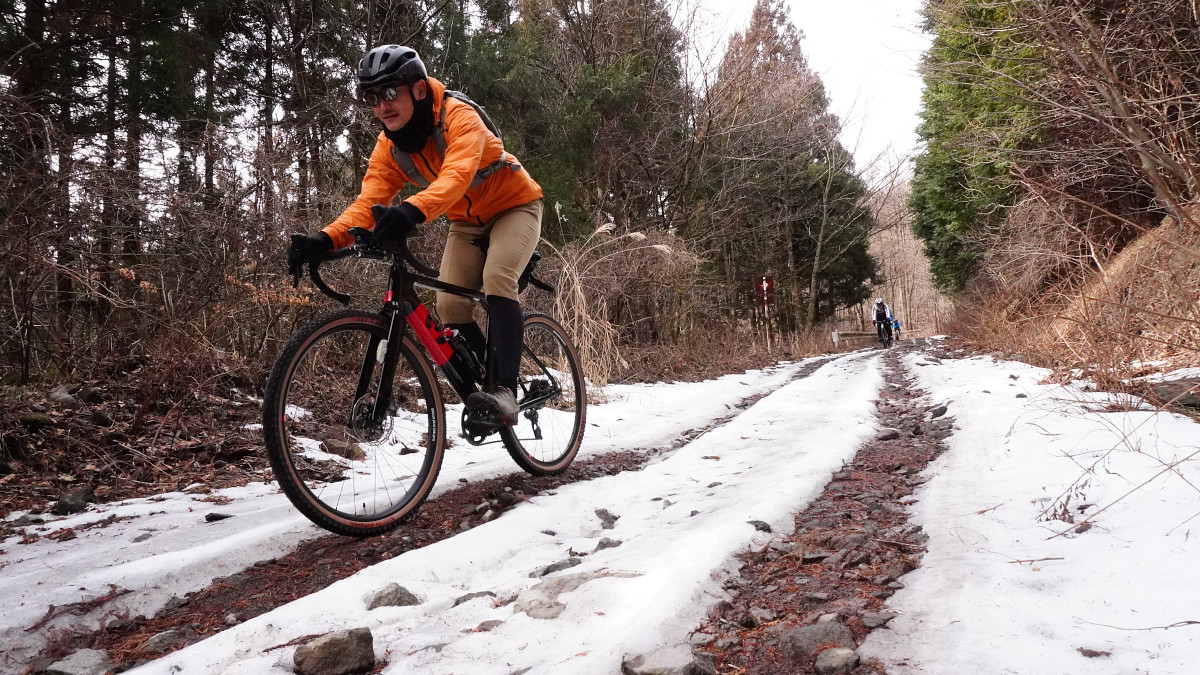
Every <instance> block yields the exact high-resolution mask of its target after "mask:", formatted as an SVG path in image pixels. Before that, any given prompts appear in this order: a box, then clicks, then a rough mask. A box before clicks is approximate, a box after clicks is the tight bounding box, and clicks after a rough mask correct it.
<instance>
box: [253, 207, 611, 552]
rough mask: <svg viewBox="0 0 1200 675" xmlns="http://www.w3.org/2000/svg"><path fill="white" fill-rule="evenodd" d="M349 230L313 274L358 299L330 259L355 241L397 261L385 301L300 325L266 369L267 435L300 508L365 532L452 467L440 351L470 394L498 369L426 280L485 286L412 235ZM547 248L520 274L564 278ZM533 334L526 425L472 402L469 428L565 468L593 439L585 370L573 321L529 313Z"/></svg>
mask: <svg viewBox="0 0 1200 675" xmlns="http://www.w3.org/2000/svg"><path fill="white" fill-rule="evenodd" d="M350 232H351V234H353V235H354V236H355V242H356V243H355V244H354V245H352V246H350V247H348V248H345V249H340V250H337V251H331V252H330V253H329V254H328V255H327V256H325V258H324V260H321V261H317V262H311V263H309V276H310V277H311V278H312V281H313V283H314V284H315V285H316V286H317V288H319V289H320V290H321V292H322V293H324V294H326V295H328V296H329V297H331V298H334V299H335V300H338V301H339V302H341V303H343V304H349V301H350V296H348V295H345V294H343V293H339V292H337V291H335V290H333V289H332V288H330V287H329V286H327V285H326V284H325V282H324V281H323V280H322V279H321V275H320V271H319V268H320V265H321V264H322V262H325V261H328V260H335V259H339V258H345V257H347V256H351V255H353V256H356V257H358V258H362V259H368V260H382V261H385V262H388V263H390V265H391V269H390V272H389V276H388V288H387V292H386V293H384V295H383V307H382V308H381V309H380V310H379V311H378V312H365V311H361V310H356V309H342V310H336V311H332V312H329V313H327V314H324V315H322V316H319V317H318V318H316V319H315V320H313V321H312V322H311V323H309V324H308V325H307V326H304V327H303V328H301V329H300V330H299V331H297V332H296V334H295V335H293V336H292V338H291V339H290V340H289V341H288V343H287V344H286V345H285V346H284V348H283V350H282V351H281V352H280V354H279V357H278V359H277V360H276V361H275V366H274V368H273V369H272V370H271V375H270V377H269V378H268V380H267V386H266V395H265V397H264V402H263V436H264V439H265V441H266V446H267V454H268V456H269V457H270V460H271V468H272V469H273V470H274V472H275V480H276V481H278V483H279V486H280V487H281V488H283V491H284V493H285V494H287V496H288V499H290V500H291V502H292V504H293V505H295V507H296V508H297V509H298V510H299V511H300V512H301V513H303V514H304V515H305V516H307V517H308V518H309V519H310V520H312V521H313V522H314V523H316V524H317V525H319V526H321V527H323V528H325V529H327V530H329V531H331V532H335V533H337V534H344V535H349V536H355V537H365V536H371V535H376V534H380V533H382V532H386V531H388V530H391V529H392V528H395V527H397V526H398V525H400V524H401V523H403V522H404V521H405V519H407V518H409V517H410V516H412V515H413V514H414V513H415V512H416V511H417V508H418V507H419V506H420V505H421V503H422V502H424V501H425V499H426V497H428V496H429V493H430V491H431V490H432V489H433V485H434V482H435V480H436V479H437V475H438V472H439V471H440V470H441V466H442V457H443V455H444V453H445V450H446V407H445V400H444V398H443V393H442V388H441V387H440V386H439V384H438V380H437V376H436V375H435V372H434V369H433V365H432V364H436V365H437V366H438V367H440V368H441V370H442V374H443V375H444V376H445V378H446V382H447V383H448V384H449V385H450V388H451V389H453V390H454V391H455V392H456V393H457V394H458V397H459V398H460V399H461V400H463V401H466V400H467V399H468V397H469V396H470V395H471V394H472V393H474V392H476V391H479V390H480V388H481V387H482V386H484V385H486V384H489V383H491V381H492V379H493V378H494V375H493V373H492V364H491V363H485V361H487V359H484V358H482V357H481V356H480V355H477V354H475V353H474V352H473V351H472V349H471V348H470V346H469V345H468V344H467V341H466V339H465V338H464V337H463V336H461V335H459V334H458V333H457V331H453V330H443V329H442V327H441V326H439V325H438V323H437V322H436V321H435V320H434V318H433V317H432V316H431V315H430V314H429V311H428V310H427V309H426V307H425V305H424V304H422V303H421V301H420V300H419V299H418V298H417V296H416V293H415V290H414V288H415V287H418V286H419V287H422V288H428V289H433V290H437V291H441V292H443V293H452V294H454V295H459V296H462V297H466V298H470V299H472V300H473V301H475V302H477V303H480V304H481V305H483V306H484V307H485V308H486V305H487V301H486V298H485V297H484V295H483V294H482V293H480V292H476V291H473V290H470V289H467V288H464V287H461V286H455V285H453V284H449V283H445V282H443V281H439V280H438V279H437V270H436V269H433V268H431V267H428V266H426V265H424V264H423V263H421V262H420V261H419V260H417V259H416V257H415V256H414V255H413V253H412V252H411V251H410V250H409V249H408V245H407V241H406V239H404V238H402V239H401V241H400V242H398V243H394V244H389V245H388V246H386V247H382V246H378V245H376V244H374V243H373V242H371V240H370V233H369V232H367V231H366V230H361V229H358V228H354V229H352V230H350ZM298 236H299V235H298ZM410 236H411V235H410ZM538 257H539V256H537V255H536V253H535V256H534V260H532V261H530V264H529V266H528V267H527V268H526V270H525V273H524V274H523V275H522V277H521V284H520V285H521V288H522V289H524V288H525V285H526V284H527V283H532V284H534V285H536V286H538V287H540V288H544V289H548V290H552V289H551V287H550V286H548V285H546V284H544V283H543V282H541V281H539V280H537V279H535V278H533V276H532V272H533V267H534V265H535V264H536V262H537V258H538ZM405 263H407V264H408V265H409V266H411V267H412V268H413V269H414V270H416V272H417V273H414V272H412V271H410V270H409V269H408V267H407V266H406V265H405ZM295 281H296V282H298V281H299V273H297V276H296V279H295ZM524 341H525V346H524V351H523V354H522V357H521V370H520V377H519V385H518V391H517V399H518V404H519V412H518V420H517V423H516V426H510V425H509V424H507V423H505V421H504V420H503V419H499V418H497V417H496V416H495V415H494V414H493V413H492V412H490V411H485V410H476V409H472V408H470V407H464V410H463V413H462V429H463V435H464V437H465V438H466V440H467V442H469V443H471V444H472V445H481V444H483V443H485V442H489V441H488V439H489V438H491V439H492V441H491V442H495V441H496V439H495V438H493V437H494V436H498V439H499V441H501V442H503V444H504V447H505V448H507V449H508V453H509V455H510V456H511V457H512V458H513V460H514V461H515V462H516V463H517V465H518V466H520V467H521V468H522V469H524V470H525V471H527V472H529V473H531V474H534V475H540V476H544V475H552V474H556V473H561V472H562V471H565V470H566V469H567V467H568V466H569V465H570V464H571V462H572V460H574V459H575V455H576V454H577V453H578V452H579V446H580V443H581V442H582V440H583V431H584V423H585V420H586V415H587V393H586V390H585V384H584V376H583V370H582V369H581V368H580V366H579V357H578V356H577V355H576V351H575V347H574V345H573V344H572V343H571V339H570V338H569V337H568V336H567V333H566V331H565V330H563V327H562V326H561V325H559V324H558V322H557V321H555V320H554V319H552V318H550V317H549V316H547V315H545V314H538V313H527V314H526V315H525V329H524ZM418 345H419V346H418ZM422 349H423V351H424V354H422V353H421V352H422ZM489 351H490V350H489ZM485 353H488V352H485ZM431 362H432V364H431Z"/></svg>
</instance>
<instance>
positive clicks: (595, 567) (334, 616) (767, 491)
mask: <svg viewBox="0 0 1200 675" xmlns="http://www.w3.org/2000/svg"><path fill="white" fill-rule="evenodd" d="M881 383H882V379H881V377H880V375H879V366H878V359H876V358H874V357H873V356H872V355H870V354H865V355H864V354H856V355H850V356H844V357H840V358H837V359H835V360H833V361H831V362H829V363H826V364H825V365H823V366H821V367H820V368H819V369H817V370H816V372H815V373H813V374H812V376H809V377H806V378H803V379H800V380H797V381H793V382H790V383H788V384H787V385H785V386H783V387H780V388H779V390H777V391H775V392H772V393H770V394H769V395H767V396H766V397H765V398H763V399H761V400H759V401H758V402H756V403H755V404H754V405H752V406H750V407H749V408H748V409H747V410H745V411H744V412H741V413H740V414H738V415H736V416H735V417H734V418H733V419H731V420H730V421H729V422H726V423H725V424H723V425H721V426H718V427H714V428H713V429H711V430H709V431H708V432H707V433H702V434H699V435H698V436H697V438H695V440H692V441H691V442H688V443H686V444H684V445H681V446H680V447H679V448H677V449H676V450H674V451H672V452H669V453H664V454H663V456H661V457H658V458H656V460H657V461H654V462H651V463H649V464H647V465H646V466H645V468H643V469H642V470H641V471H631V472H624V473H621V474H619V475H614V476H606V477H602V478H597V479H594V480H589V481H583V482H577V483H572V484H563V485H560V486H559V487H557V488H554V489H552V490H550V491H547V492H545V493H544V494H541V495H538V496H536V497H534V498H533V499H532V500H531V501H530V502H529V503H527V504H523V505H522V506H521V508H518V509H514V510H512V512H511V513H509V514H506V515H505V516H504V517H503V518H500V519H499V520H497V521H494V522H491V523H487V524H486V525H485V526H482V527H476V528H473V529H470V530H469V531H467V532H463V533H461V534H459V535H457V536H452V537H449V538H447V539H444V540H442V541H440V542H437V543H436V544H434V545H430V546H426V547H424V548H420V549H417V550H413V551H409V552H407V553H405V555H403V556H400V557H398V558H395V559H392V560H388V561H385V562H382V563H380V564H377V565H374V566H372V567H370V568H367V569H365V570H363V571H361V572H360V573H358V574H356V575H354V576H352V577H350V578H347V579H345V580H343V581H341V582H339V583H337V584H335V585H334V586H331V587H330V588H328V589H326V590H324V591H321V592H319V593H315V594H313V595H309V596H307V597H305V598H302V599H300V600H298V601H296V602H293V603H290V604H288V605H287V606H286V607H283V608H280V609H279V610H277V611H273V612H270V613H268V614H265V615H262V616H259V617H258V618H256V619H253V620H251V621H248V622H246V623H245V624H243V625H241V626H238V627H236V628H233V629H230V630H228V631H225V632H224V633H221V634H218V635H216V636H214V637H212V638H210V639H208V640H206V641H205V642H204V643H203V646H200V645H197V646H195V647H192V648H189V649H185V650H182V651H179V652H176V653H175V654H172V655H170V656H167V657H165V658H163V659H160V660H159V661H156V662H155V663H153V664H150V665H149V666H147V668H146V670H145V672H147V673H157V672H163V673H167V672H183V673H188V672H227V673H239V672H244V673H251V672H254V673H262V672H288V671H290V668H291V662H290V658H291V653H292V649H291V648H287V649H279V650H274V651H270V652H266V651H265V650H267V649H269V648H271V647H274V646H277V645H281V644H284V643H287V642H289V641H291V640H293V639H295V638H296V637H298V636H304V635H311V634H314V633H321V632H326V631H329V630H337V629H342V628H351V627H355V626H361V625H366V626H369V627H371V628H372V631H373V633H374V634H375V640H376V642H375V644H376V652H377V654H379V655H383V654H390V655H391V656H390V657H388V658H389V660H390V662H391V663H390V665H389V666H388V667H387V672H395V673H405V672H422V673H424V672H471V673H480V674H481V675H482V674H485V673H497V674H498V675H500V674H505V675H506V674H508V673H512V672H518V671H521V670H522V669H523V668H529V669H531V670H529V671H528V672H546V673H550V672H553V673H556V674H557V673H573V672H577V673H595V672H616V671H617V670H619V668H620V663H621V658H622V657H623V656H624V655H625V654H627V653H639V652H642V651H649V650H650V649H651V648H653V647H654V646H656V645H657V644H659V643H660V642H662V641H664V640H665V641H668V642H675V643H678V642H681V641H683V640H685V639H686V636H687V633H688V632H689V631H690V630H691V628H692V627H693V626H694V625H695V624H696V623H697V621H698V620H699V619H700V618H701V617H702V616H703V614H704V611H705V609H706V607H707V604H708V602H709V601H707V600H705V598H708V597H710V594H714V593H718V592H720V579H721V577H722V576H723V575H724V574H727V573H728V572H729V571H730V570H731V569H732V566H733V565H732V563H731V560H732V556H733V555H734V554H735V553H736V552H738V551H740V550H742V549H744V548H745V547H746V546H747V545H749V544H750V543H751V542H754V541H756V540H758V539H760V538H761V535H760V534H758V533H757V532H756V530H755V526H753V525H750V524H748V521H750V520H758V521H764V522H766V523H768V524H770V525H771V526H773V527H775V528H777V529H782V528H786V527H788V524H789V522H790V519H791V513H793V512H794V511H795V510H796V509H797V508H798V507H802V506H803V504H804V503H806V502H807V500H809V499H811V498H812V496H814V495H815V494H816V493H818V492H819V491H820V489H821V487H822V486H824V484H825V483H826V482H827V480H828V478H829V476H830V475H831V474H832V472H833V471H835V470H837V469H838V468H840V466H841V464H842V462H843V461H844V460H845V459H846V458H848V457H850V456H852V455H853V452H854V450H855V448H856V447H857V446H858V444H859V443H860V442H861V441H862V440H865V439H866V438H868V437H870V436H871V435H872V434H873V433H874V431H875V426H874V397H875V396H876V394H877V392H878V389H879V386H880V384H881ZM597 509H606V510H608V511H609V512H610V513H612V514H614V515H616V516H618V517H619V519H618V520H616V521H615V525H614V527H613V529H612V530H605V529H604V528H603V525H602V522H601V520H600V519H599V518H598V516H597V515H596V514H595V511H596V510H597ZM602 536H610V537H614V538H620V539H621V540H622V541H623V543H622V544H621V545H620V546H618V547H615V548H607V549H604V550H596V551H593V549H594V548H595V547H596V546H597V542H598V540H599V539H600V538H601V537H602ZM589 552H590V553H589ZM572 554H573V555H572ZM564 560H574V561H581V562H577V563H576V564H577V565H578V567H576V570H575V573H579V574H584V575H588V578H587V579H586V580H580V579H579V578H577V577H576V578H574V579H575V581H576V582H578V583H577V585H575V586H574V587H573V589H572V590H569V591H564V592H561V593H558V594H557V595H556V596H555V599H554V602H558V603H560V604H562V605H563V606H564V608H563V610H562V611H561V613H560V614H559V616H558V617H557V618H555V619H552V620H546V619H537V618H533V616H531V615H530V612H529V611H528V607H529V606H530V604H529V602H522V599H521V598H522V596H525V595H526V594H528V595H531V596H537V595H539V594H542V595H544V591H545V588H544V587H541V590H539V591H534V590H533V589H534V587H536V586H538V584H539V583H540V582H539V581H538V580H536V579H531V578H530V572H532V571H534V570H536V569H538V568H541V567H543V566H545V565H549V564H551V563H557V562H562V561H564ZM613 572H619V573H620V574H611V573H613ZM551 578H553V577H551ZM558 578H566V577H564V576H562V575H560V576H559V577H558ZM392 582H398V583H402V584H403V585H405V586H406V587H407V588H408V589H409V590H411V591H413V592H414V593H416V594H417V595H418V596H419V597H421V598H422V599H423V603H422V604H421V605H419V606H415V607H403V608H385V609H381V610H374V611H373V612H368V610H367V609H366V606H367V604H366V603H367V601H369V599H370V596H371V595H373V594H374V593H375V592H378V591H379V590H380V589H382V588H383V587H384V586H386V585H387V584H388V583H392ZM571 585H572V584H570V583H568V584H566V586H567V587H570V586H571ZM479 593H492V594H494V595H493V597H495V598H497V599H498V601H494V602H491V601H485V600H482V599H475V600H471V601H467V602H463V603H461V604H457V605H456V604H455V603H456V600H459V599H461V598H462V597H463V596H464V595H468V594H479ZM526 599H527V600H528V597H527V598H526ZM521 607H524V608H526V609H524V610H522V611H514V609H515V608H521ZM484 621H488V622H493V623H489V624H488V626H489V630H486V631H483V630H479V627H480V626H481V624H482V623H483V622H484ZM496 621H499V622H500V623H499V624H496V623H494V622H496ZM139 672H141V671H139Z"/></svg>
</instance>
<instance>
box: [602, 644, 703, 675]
mask: <svg viewBox="0 0 1200 675" xmlns="http://www.w3.org/2000/svg"><path fill="white" fill-rule="evenodd" d="M703 672H706V671H705V669H704V667H703V665H700V664H697V662H696V657H695V656H693V655H692V649H691V647H688V646H687V645H675V646H673V647H664V648H662V649H659V650H657V651H653V652H650V653H649V654H641V655H640V656H635V657H633V658H631V659H626V660H625V661H624V662H623V663H622V664H621V673H622V675H698V674H699V673H703Z"/></svg>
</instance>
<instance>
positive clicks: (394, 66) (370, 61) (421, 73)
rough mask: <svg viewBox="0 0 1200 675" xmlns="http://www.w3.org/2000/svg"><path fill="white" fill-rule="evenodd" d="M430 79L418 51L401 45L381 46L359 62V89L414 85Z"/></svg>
mask: <svg viewBox="0 0 1200 675" xmlns="http://www.w3.org/2000/svg"><path fill="white" fill-rule="evenodd" d="M427 77H429V74H428V73H427V72H426V71H425V64H424V63H422V62H421V57H420V56H417V51H416V50H415V49H411V48H409V47H403V46H400V45H379V46H378V47H376V48H374V49H372V50H371V51H369V52H367V55H366V56H364V57H362V60H360V61H359V62H358V87H359V89H371V88H372V87H378V86H381V85H384V84H412V83H413V82H416V81H417V80H423V79H425V78H427Z"/></svg>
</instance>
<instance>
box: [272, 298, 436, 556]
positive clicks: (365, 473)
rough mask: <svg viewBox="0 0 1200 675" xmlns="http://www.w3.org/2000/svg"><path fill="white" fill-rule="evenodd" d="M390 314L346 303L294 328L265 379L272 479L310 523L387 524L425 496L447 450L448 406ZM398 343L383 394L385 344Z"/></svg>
mask: <svg viewBox="0 0 1200 675" xmlns="http://www.w3.org/2000/svg"><path fill="white" fill-rule="evenodd" d="M387 334H388V325H387V320H386V319H385V318H384V317H383V316H380V315H378V314H368V313H365V312H359V311H354V310H343V311H339V312H333V313H331V314H327V315H325V316H323V317H321V318H318V319H317V320H316V321H314V322H312V323H310V324H309V325H307V326H305V327H304V328H302V329H301V330H300V331H298V332H297V333H296V334H295V335H294V336H292V339H291V340H289V341H288V343H287V345H286V346H284V348H283V351H282V352H281V353H280V355H279V358H278V359H277V360H276V362H275V367H274V368H273V369H272V371H271V376H270V378H269V379H268V380H267V388H266V396H265V399H264V402H263V435H264V438H265V440H266V445H267V454H268V456H269V457H270V460H271V468H272V469H273V470H274V472H275V480H276V481H278V482H279V486H280V487H281V488H283V491H284V493H285V494H287V496H288V499H290V500H291V501H292V504H294V505H295V506H296V508H297V509H299V510H300V512H301V513H303V514H304V515H305V516H307V517H308V518H309V519H310V520H312V521H313V522H314V523H316V524H317V525H320V526H321V527H323V528H325V529H327V530H329V531H331V532H336V533H338V534H344V535H349V536H359V537H362V536H369V535H375V534H379V533H381V532H386V531H387V530H390V529H392V528H394V527H396V526H397V525H399V524H401V523H402V522H403V521H404V520H405V519H406V518H408V517H409V516H411V515H412V514H413V513H415V512H416V510H417V507H419V506H420V505H421V502H423V501H424V500H425V498H426V497H428V496H429V492H430V490H431V489H432V488H433V484H434V481H435V480H436V479H437V474H438V471H439V470H440V469H441V465H442V457H443V454H444V452H445V447H446V442H445V418H444V415H445V413H444V412H443V407H442V399H441V391H440V389H439V388H438V387H437V386H436V380H435V378H434V373H433V370H432V368H431V367H430V366H429V363H428V361H426V360H425V359H424V358H423V357H422V356H421V355H420V352H418V351H417V349H416V347H415V345H414V344H413V343H412V341H411V339H410V338H409V337H408V336H405V337H404V339H403V340H401V341H399V342H400V344H397V345H388V344H387V342H388V341H387ZM391 349H397V350H399V354H398V355H397V359H396V372H395V375H394V376H393V377H392V378H391V383H390V384H391V394H390V396H387V400H386V401H383V402H382V403H381V400H380V380H381V371H382V370H383V355H384V353H385V350H391Z"/></svg>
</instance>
